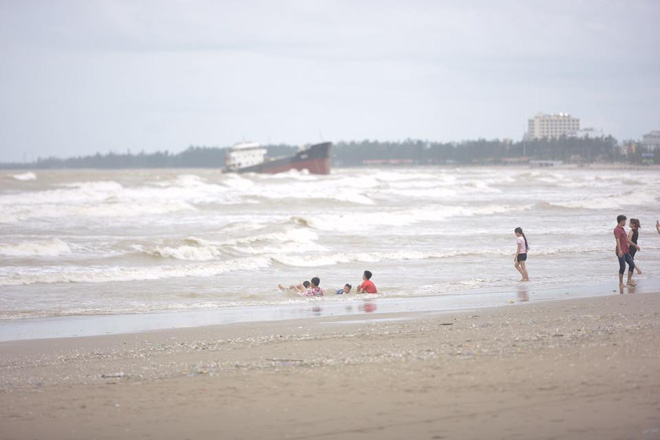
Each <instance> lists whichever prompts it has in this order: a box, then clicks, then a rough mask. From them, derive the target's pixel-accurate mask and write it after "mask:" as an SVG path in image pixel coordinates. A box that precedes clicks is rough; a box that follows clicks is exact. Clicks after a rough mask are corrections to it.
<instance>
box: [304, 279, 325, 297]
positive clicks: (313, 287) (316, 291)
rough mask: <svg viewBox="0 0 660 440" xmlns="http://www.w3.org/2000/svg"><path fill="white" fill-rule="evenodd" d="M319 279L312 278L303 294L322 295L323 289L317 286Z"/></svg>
mask: <svg viewBox="0 0 660 440" xmlns="http://www.w3.org/2000/svg"><path fill="white" fill-rule="evenodd" d="M319 284H321V280H320V279H319V278H318V277H314V278H312V285H311V287H310V288H309V289H307V290H306V291H305V292H304V293H303V295H304V296H323V289H321V288H320V287H319Z"/></svg>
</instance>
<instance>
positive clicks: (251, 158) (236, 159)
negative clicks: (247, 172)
mask: <svg viewBox="0 0 660 440" xmlns="http://www.w3.org/2000/svg"><path fill="white" fill-rule="evenodd" d="M265 155H266V149H265V148H263V147H262V146H260V145H259V144H258V143H256V142H251V143H241V144H236V145H234V146H233V147H231V148H230V149H229V151H228V152H227V157H226V158H225V167H226V168H227V170H228V171H237V170H240V169H241V168H246V167H251V166H254V165H259V164H261V163H263V162H264V156H265Z"/></svg>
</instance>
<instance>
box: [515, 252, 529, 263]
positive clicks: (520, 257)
mask: <svg viewBox="0 0 660 440" xmlns="http://www.w3.org/2000/svg"><path fill="white" fill-rule="evenodd" d="M516 261H519V262H520V261H527V254H518V256H517V257H516Z"/></svg>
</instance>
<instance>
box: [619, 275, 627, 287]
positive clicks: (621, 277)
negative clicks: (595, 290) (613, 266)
mask: <svg viewBox="0 0 660 440" xmlns="http://www.w3.org/2000/svg"><path fill="white" fill-rule="evenodd" d="M625 287H626V285H625V284H623V274H622V273H620V274H619V289H624V288H625Z"/></svg>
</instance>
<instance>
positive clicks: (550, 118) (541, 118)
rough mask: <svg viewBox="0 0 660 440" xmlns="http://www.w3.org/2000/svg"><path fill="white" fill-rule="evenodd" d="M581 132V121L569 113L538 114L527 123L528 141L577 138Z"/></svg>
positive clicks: (526, 136)
mask: <svg viewBox="0 0 660 440" xmlns="http://www.w3.org/2000/svg"><path fill="white" fill-rule="evenodd" d="M579 130H580V119H579V118H574V117H572V116H571V115H569V114H568V113H551V114H545V113H537V114H536V116H534V117H533V118H532V119H530V120H529V121H528V123H527V133H526V135H525V138H527V139H543V138H558V137H561V136H576V135H577V133H578V131H579Z"/></svg>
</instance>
